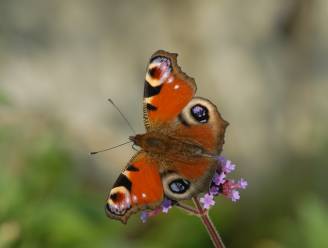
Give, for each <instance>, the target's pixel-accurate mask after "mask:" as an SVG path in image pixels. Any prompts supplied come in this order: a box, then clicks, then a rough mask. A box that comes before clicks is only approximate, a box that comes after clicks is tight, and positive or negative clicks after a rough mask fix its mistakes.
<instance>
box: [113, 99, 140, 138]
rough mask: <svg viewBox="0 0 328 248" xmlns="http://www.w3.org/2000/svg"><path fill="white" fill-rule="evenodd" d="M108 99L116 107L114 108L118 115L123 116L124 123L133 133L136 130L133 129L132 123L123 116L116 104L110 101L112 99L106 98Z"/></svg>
mask: <svg viewBox="0 0 328 248" xmlns="http://www.w3.org/2000/svg"><path fill="white" fill-rule="evenodd" d="M108 101H109V102H110V103H111V104H112V105H113V106H114V108H116V110H117V111H118V112H119V113H120V115H121V116H122V117H123V119H124V120H125V121H126V124H128V126H129V128H130V129H131V130H132V132H133V133H134V134H136V131H135V130H134V129H133V127H132V125H131V124H130V122H129V121H128V119H127V118H126V117H125V115H124V114H123V113H122V112H121V110H120V109H119V107H117V106H116V104H115V103H114V102H113V101H112V99H110V98H108Z"/></svg>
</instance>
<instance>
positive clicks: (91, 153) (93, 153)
mask: <svg viewBox="0 0 328 248" xmlns="http://www.w3.org/2000/svg"><path fill="white" fill-rule="evenodd" d="M131 142H133V141H132V140H130V141H127V142H124V143H122V144H119V145H117V146H113V147H110V148H107V149H104V150H100V151H96V152H90V155H95V154H97V153H99V152H105V151H109V150H112V149H115V148H117V147H120V146H124V145H126V144H129V143H131Z"/></svg>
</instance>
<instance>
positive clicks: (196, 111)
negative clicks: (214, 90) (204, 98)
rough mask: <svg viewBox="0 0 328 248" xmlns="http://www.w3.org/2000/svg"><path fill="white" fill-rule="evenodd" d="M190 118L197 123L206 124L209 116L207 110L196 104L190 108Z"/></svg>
mask: <svg viewBox="0 0 328 248" xmlns="http://www.w3.org/2000/svg"><path fill="white" fill-rule="evenodd" d="M190 114H191V116H192V117H193V118H194V119H195V120H196V121H197V122H199V123H202V124H203V123H207V122H208V120H209V118H210V116H209V111H208V108H206V107H205V106H203V105H201V104H196V105H194V106H192V107H191V108H190Z"/></svg>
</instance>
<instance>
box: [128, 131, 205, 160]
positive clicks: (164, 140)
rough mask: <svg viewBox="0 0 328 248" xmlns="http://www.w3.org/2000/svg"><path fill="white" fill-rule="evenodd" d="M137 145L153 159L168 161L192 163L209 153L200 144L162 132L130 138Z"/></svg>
mask: <svg viewBox="0 0 328 248" xmlns="http://www.w3.org/2000/svg"><path fill="white" fill-rule="evenodd" d="M130 140H132V141H133V142H134V144H135V145H137V146H140V147H141V149H142V150H144V151H145V152H147V153H148V154H149V156H151V157H157V158H159V159H161V160H167V161H170V160H172V161H181V162H186V163H188V162H190V160H192V159H197V158H199V157H202V156H208V153H206V152H205V150H204V149H203V148H202V147H201V145H200V144H196V143H193V142H192V140H184V139H178V138H176V137H174V136H170V135H165V134H162V133H160V132H149V133H145V134H141V135H140V134H139V135H136V136H134V137H130Z"/></svg>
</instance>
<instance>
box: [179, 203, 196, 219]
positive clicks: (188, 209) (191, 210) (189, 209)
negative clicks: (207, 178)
mask: <svg viewBox="0 0 328 248" xmlns="http://www.w3.org/2000/svg"><path fill="white" fill-rule="evenodd" d="M176 206H177V207H179V208H180V209H182V210H184V211H186V212H187V213H188V214H191V215H196V216H199V215H200V212H199V211H198V210H197V209H195V208H193V207H191V206H189V205H187V204H183V203H181V202H177V203H176Z"/></svg>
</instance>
